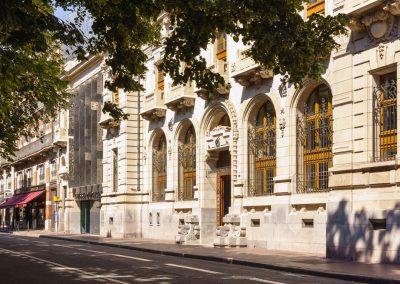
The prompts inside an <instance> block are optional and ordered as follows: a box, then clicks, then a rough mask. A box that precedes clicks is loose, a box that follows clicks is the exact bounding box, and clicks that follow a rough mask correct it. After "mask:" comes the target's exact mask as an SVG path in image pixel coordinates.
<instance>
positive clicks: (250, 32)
mask: <svg viewBox="0 0 400 284" xmlns="http://www.w3.org/2000/svg"><path fill="white" fill-rule="evenodd" d="M302 5H303V1H301V0H269V1H265V0H203V1H196V0H135V1H131V0H53V1H50V0H31V1H20V0H3V1H1V3H0V68H1V72H0V79H1V80H0V101H1V102H2V103H1V105H0V125H1V128H0V155H1V156H3V157H9V156H10V154H12V153H13V152H14V151H15V150H16V148H15V143H14V141H15V140H16V139H17V137H18V135H19V134H20V133H23V134H26V135H29V134H30V133H29V129H32V126H33V127H34V125H35V123H37V121H38V119H39V118H41V116H42V114H41V113H40V114H39V113H38V112H37V111H36V110H37V109H38V107H39V106H40V105H43V112H44V114H46V115H54V113H55V112H56V111H57V110H58V109H60V108H61V107H65V106H66V104H67V103H68V98H69V95H68V94H67V93H66V91H65V87H66V82H64V81H63V80H62V79H61V78H62V74H63V70H62V68H63V64H62V58H61V55H60V53H59V52H58V51H59V50H60V46H61V45H65V46H69V47H73V50H74V54H75V55H76V56H77V57H78V59H80V60H84V58H85V56H86V55H87V54H107V59H106V64H107V65H108V66H109V67H110V78H113V80H112V81H107V82H106V86H107V87H108V88H109V89H110V90H112V91H114V90H116V89H117V88H122V89H124V90H126V91H137V90H141V89H142V86H141V84H140V79H143V78H144V74H145V72H146V66H145V62H146V60H147V58H146V55H145V53H144V51H143V47H144V46H149V45H164V46H165V56H164V60H163V64H162V65H161V68H162V70H163V71H164V72H165V73H169V74H170V76H171V77H172V78H173V80H174V84H182V83H185V82H188V81H192V80H194V81H196V83H197V85H198V86H199V87H202V88H204V89H206V90H208V91H210V92H213V91H214V90H215V88H216V87H217V86H218V85H219V84H220V83H223V78H222V77H221V76H219V75H218V74H215V73H213V72H212V71H210V70H207V69H206V62H205V59H204V58H201V56H199V54H200V50H201V49H202V48H206V46H207V44H208V43H209V42H210V41H211V42H213V41H215V40H216V37H217V35H218V33H219V32H221V31H223V32H226V33H228V34H230V35H232V36H233V38H234V39H235V40H239V39H240V40H242V41H243V42H244V43H245V44H252V47H251V49H250V50H249V55H250V56H252V57H253V58H254V59H255V61H256V62H258V63H260V64H261V65H262V66H263V67H265V68H268V69H273V70H274V73H275V74H282V75H284V78H285V79H286V80H288V81H289V82H291V83H294V84H296V85H298V84H301V82H302V80H303V79H304V78H307V77H311V78H318V77H319V76H320V74H321V73H322V72H323V64H322V60H323V59H324V58H327V57H329V55H330V53H331V51H332V49H334V48H335V47H336V46H337V44H336V42H335V37H337V36H340V35H343V34H344V33H346V29H345V27H344V25H345V24H346V23H347V18H346V17H345V16H344V15H338V16H336V17H332V16H326V17H324V16H321V15H317V14H315V15H312V16H311V17H310V18H309V19H308V20H307V21H304V20H303V19H302V17H301V16H300V14H299V11H301V10H302V9H303V6H302ZM54 7H62V8H63V9H65V10H74V11H76V12H77V17H76V20H75V22H73V23H67V22H63V21H62V20H61V19H58V18H57V17H55V15H54ZM164 12H165V13H168V15H169V17H170V23H171V27H172V29H171V31H170V35H169V36H168V37H167V38H161V32H160V30H161V28H160V27H161V23H160V22H159V20H158V17H159V15H160V14H161V13H164ZM88 16H89V17H90V18H91V19H92V20H93V24H92V32H91V33H90V34H89V35H87V36H85V35H84V34H83V33H82V31H81V30H80V26H81V24H82V21H83V20H84V19H85V18H86V17H88ZM181 62H185V63H186V64H185V66H186V67H185V68H184V69H183V70H182V69H181ZM106 111H109V112H110V113H111V114H112V115H114V116H116V117H115V118H116V119H117V120H118V119H124V118H126V116H124V115H123V113H122V112H121V110H120V109H118V108H117V107H116V106H115V105H112V104H107V105H106Z"/></svg>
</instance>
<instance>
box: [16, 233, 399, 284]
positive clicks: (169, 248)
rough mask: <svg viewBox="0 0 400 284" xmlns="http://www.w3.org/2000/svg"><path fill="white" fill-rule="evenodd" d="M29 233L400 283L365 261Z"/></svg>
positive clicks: (392, 268)
mask: <svg viewBox="0 0 400 284" xmlns="http://www.w3.org/2000/svg"><path fill="white" fill-rule="evenodd" d="M15 234H18V235H25V236H39V237H41V238H51V239H59V240H67V241H74V242H82V243H88V244H96V245H103V246H111V247H119V248H126V249H131V250H138V251H144V252H150V253H158V254H164V255H170V256H178V257H187V258H195V259H203V260H208V261H216V262H225V263H232V264H238V265H246V266H252V267H259V268H267V269H275V270H280V271H286V272H292V273H302V274H309V275H314V276H323V277H330V278H336V279H343V280H352V281H358V282H368V283H400V266H397V265H386V264H363V263H357V262H348V261H341V260H337V259H326V258H324V257H318V256H314V255H310V254H304V253H294V252H286V251H273V250H268V249H263V248H214V247H211V246H200V245H196V246H194V245H189V246H183V245H177V244H175V243H174V242H172V241H171V242H168V241H159V240H150V239H110V238H103V237H99V236H96V235H65V234H61V233H47V232H46V233H44V232H43V231H36V232H35V231H31V232H17V233H15Z"/></svg>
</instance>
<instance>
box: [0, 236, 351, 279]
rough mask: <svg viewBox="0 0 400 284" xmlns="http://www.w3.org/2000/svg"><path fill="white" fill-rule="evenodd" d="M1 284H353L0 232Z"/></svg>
mask: <svg viewBox="0 0 400 284" xmlns="http://www.w3.org/2000/svg"><path fill="white" fill-rule="evenodd" d="M0 283H7V284H12V283H18V284H19V283H29V284H36V283H37V284H46V283H49V284H62V283H120V284H125V283H202V284H205V283H207V284H208V283H255V284H257V283H269V284H282V283H287V284H289V283H296V284H299V283H323V284H328V283H354V282H346V281H342V280H336V279H330V278H323V277H315V276H308V275H301V274H292V273H287V272H280V271H276V270H268V269H262V268H252V267H248V266H241V265H233V264H226V263H219V262H213V261H205V260H197V259H190V258H182V257H174V256H165V255H160V254H153V253H146V252H139V251H134V250H128V249H122V248H112V247H105V246H98V245H89V244H84V243H74V242H67V241H61V240H52V239H40V238H35V237H22V236H14V235H9V234H0Z"/></svg>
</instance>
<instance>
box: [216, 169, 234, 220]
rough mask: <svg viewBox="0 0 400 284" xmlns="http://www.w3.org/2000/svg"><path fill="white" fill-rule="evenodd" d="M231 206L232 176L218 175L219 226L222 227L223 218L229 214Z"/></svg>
mask: <svg viewBox="0 0 400 284" xmlns="http://www.w3.org/2000/svg"><path fill="white" fill-rule="evenodd" d="M230 206H231V175H229V174H218V175H217V226H221V225H222V218H223V217H224V216H225V215H226V214H228V213H229V207H230Z"/></svg>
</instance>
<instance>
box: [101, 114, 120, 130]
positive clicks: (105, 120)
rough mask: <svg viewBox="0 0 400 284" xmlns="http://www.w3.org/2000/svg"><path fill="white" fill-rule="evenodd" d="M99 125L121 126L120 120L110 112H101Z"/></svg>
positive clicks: (102, 126) (106, 127) (104, 126)
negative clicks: (116, 119)
mask: <svg viewBox="0 0 400 284" xmlns="http://www.w3.org/2000/svg"><path fill="white" fill-rule="evenodd" d="M99 125H100V127H101V128H103V129H108V128H114V127H118V126H119V122H118V121H115V119H114V118H113V117H112V116H111V115H110V114H109V113H108V112H106V113H104V112H101V114H100V120H99Z"/></svg>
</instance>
